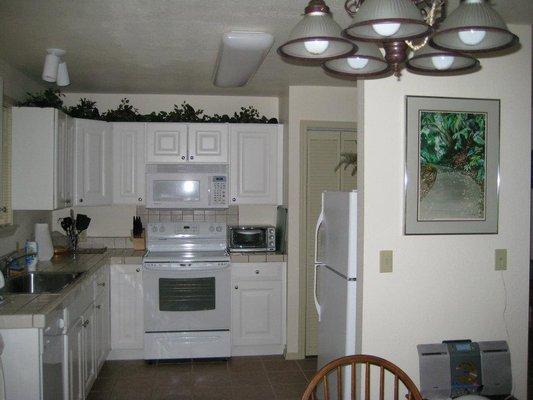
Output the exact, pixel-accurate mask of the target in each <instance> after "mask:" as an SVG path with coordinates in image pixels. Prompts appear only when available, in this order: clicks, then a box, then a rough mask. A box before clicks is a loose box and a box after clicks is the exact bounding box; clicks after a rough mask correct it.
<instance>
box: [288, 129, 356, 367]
mask: <svg viewBox="0 0 533 400" xmlns="http://www.w3.org/2000/svg"><path fill="white" fill-rule="evenodd" d="M309 129H312V130H316V131H321V130H323V131H332V130H333V131H339V132H341V131H353V132H355V136H356V138H357V122H339V121H313V120H303V121H300V202H299V207H300V212H299V214H300V224H299V225H300V226H299V228H300V231H299V232H300V235H299V236H300V237H299V245H298V248H299V252H298V254H299V260H298V262H299V266H300V269H299V290H300V295H299V303H300V305H301V306H300V310H299V311H300V312H299V316H298V317H299V321H298V337H299V340H298V356H299V358H304V357H305V347H306V330H307V326H306V313H307V270H306V268H304V266H305V265H306V263H307V235H306V232H307V228H308V226H307V190H306V188H307V131H308V130H309Z"/></svg>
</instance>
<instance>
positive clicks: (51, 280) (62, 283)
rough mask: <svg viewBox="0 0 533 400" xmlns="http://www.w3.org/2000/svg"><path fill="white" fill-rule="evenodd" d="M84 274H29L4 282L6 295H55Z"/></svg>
mask: <svg viewBox="0 0 533 400" xmlns="http://www.w3.org/2000/svg"><path fill="white" fill-rule="evenodd" d="M83 274H84V272H74V273H71V272H29V273H27V274H24V275H21V276H17V277H14V278H10V279H7V280H6V286H5V288H4V291H5V292H6V293H57V292H60V291H61V290H62V289H64V288H65V287H67V286H68V285H70V284H71V283H72V282H74V281H75V280H76V279H78V278H79V277H80V276H82V275H83Z"/></svg>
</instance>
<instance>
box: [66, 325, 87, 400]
mask: <svg viewBox="0 0 533 400" xmlns="http://www.w3.org/2000/svg"><path fill="white" fill-rule="evenodd" d="M83 323H84V320H83V318H79V319H78V321H76V323H75V324H74V325H73V326H72V327H71V328H70V329H69V332H68V335H67V354H68V398H69V400H83V330H84V328H83Z"/></svg>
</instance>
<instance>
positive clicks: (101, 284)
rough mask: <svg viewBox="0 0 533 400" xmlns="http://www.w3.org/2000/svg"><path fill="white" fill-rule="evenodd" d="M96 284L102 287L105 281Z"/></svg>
mask: <svg viewBox="0 0 533 400" xmlns="http://www.w3.org/2000/svg"><path fill="white" fill-rule="evenodd" d="M97 285H98V286H102V287H104V286H105V282H101V283H97Z"/></svg>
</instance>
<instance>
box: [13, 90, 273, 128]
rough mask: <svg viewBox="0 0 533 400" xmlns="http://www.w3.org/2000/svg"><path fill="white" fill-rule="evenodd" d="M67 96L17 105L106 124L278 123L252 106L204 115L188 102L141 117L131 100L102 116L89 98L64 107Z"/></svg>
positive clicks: (30, 97) (51, 93)
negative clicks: (48, 108)
mask: <svg viewBox="0 0 533 400" xmlns="http://www.w3.org/2000/svg"><path fill="white" fill-rule="evenodd" d="M63 96H64V95H63V94H62V93H61V92H60V91H59V89H46V90H45V91H44V92H42V93H35V94H32V93H27V94H26V99H25V100H24V101H21V102H20V103H18V104H17V106H19V107H43V108H44V107H51V108H57V109H60V110H62V111H63V112H64V113H65V114H68V115H70V116H71V117H74V118H85V119H97V120H103V121H107V122H208V123H215V122H219V123H255V124H277V123H278V120H277V119H276V118H268V117H266V116H264V115H263V116H261V115H260V114H259V111H258V110H257V109H256V108H255V107H252V106H249V107H241V110H240V111H239V112H235V113H233V115H232V116H229V115H228V114H224V115H219V114H215V115H212V116H210V115H205V114H204V110H201V109H198V110H196V109H195V108H194V107H193V106H191V105H190V104H188V103H187V102H183V103H182V104H181V105H180V106H178V105H176V104H174V108H173V109H172V110H171V111H159V112H156V111H153V112H151V113H150V114H141V113H139V110H138V109H137V108H135V107H134V106H133V105H132V104H130V100H129V99H128V98H123V99H122V100H121V101H120V104H119V105H118V106H117V108H116V109H110V110H107V111H106V112H104V113H102V114H101V113H100V111H99V110H98V108H97V107H96V102H94V101H91V100H89V99H86V98H81V99H80V100H79V102H78V104H76V105H75V106H70V107H63V100H62V99H61V97H63Z"/></svg>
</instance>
